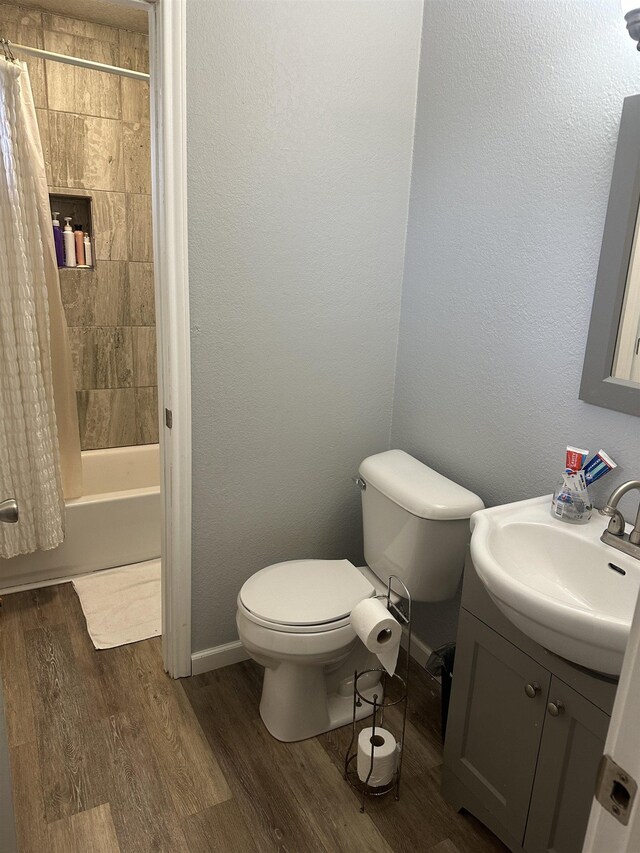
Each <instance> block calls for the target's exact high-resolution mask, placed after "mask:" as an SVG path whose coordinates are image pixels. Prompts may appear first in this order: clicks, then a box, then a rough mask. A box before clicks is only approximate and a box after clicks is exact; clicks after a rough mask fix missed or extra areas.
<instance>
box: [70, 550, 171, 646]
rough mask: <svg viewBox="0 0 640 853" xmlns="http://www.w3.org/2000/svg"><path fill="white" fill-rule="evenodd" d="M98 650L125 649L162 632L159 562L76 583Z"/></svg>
mask: <svg viewBox="0 0 640 853" xmlns="http://www.w3.org/2000/svg"><path fill="white" fill-rule="evenodd" d="M73 586H74V589H75V591H76V592H77V593H78V598H79V599H80V604H81V605H82V610H83V612H84V615H85V619H86V620H87V630H88V631H89V636H90V637H91V640H92V642H93V645H94V646H95V647H96V649H112V648H113V647H114V646H126V645H127V643H137V642H138V641H139V640H146V639H148V638H149V637H157V636H159V635H160V633H161V631H162V606H161V593H160V560H149V561H148V562H147V563H135V564H134V565H132V566H120V567H119V568H117V569H106V570H104V571H101V572H92V574H90V575H84V576H82V577H79V578H75V579H74V580H73Z"/></svg>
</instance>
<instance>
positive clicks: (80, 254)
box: [73, 225, 86, 267]
mask: <svg viewBox="0 0 640 853" xmlns="http://www.w3.org/2000/svg"><path fill="white" fill-rule="evenodd" d="M73 227H74V232H73V236H74V237H75V239H76V263H77V265H78V266H79V267H86V264H85V262H84V231H83V230H82V225H74V226H73Z"/></svg>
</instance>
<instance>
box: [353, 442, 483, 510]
mask: <svg viewBox="0 0 640 853" xmlns="http://www.w3.org/2000/svg"><path fill="white" fill-rule="evenodd" d="M360 476H361V477H362V479H363V480H364V481H365V482H366V483H367V484H370V485H372V486H373V487H374V488H375V489H377V490H378V491H379V492H382V494H383V495H385V496H386V497H387V498H389V500H392V501H393V502H394V503H396V504H398V506H401V507H402V508H403V509H406V510H407V512H410V513H411V514H412V515H416V516H418V518H428V519H433V520H436V521H443V520H447V521H453V520H455V519H461V518H470V517H471V515H472V514H473V513H474V512H476V510H479V509H484V504H483V503H482V501H481V500H480V498H479V497H478V496H477V495H475V494H474V493H473V492H470V491H469V490H468V489H465V488H464V486H460V485H459V484H458V483H454V482H453V481H452V480H449V479H447V478H446V477H443V476H442V474H438V472H437V471H434V470H433V468H429V467H427V466H426V465H423V464H422V462H418V460H417V459H414V458H413V456H409V454H408V453H405V452H404V450H386V451H385V452H384V453H376V454H375V456H368V457H367V458H366V459H365V460H364V461H363V462H362V463H361V465H360Z"/></svg>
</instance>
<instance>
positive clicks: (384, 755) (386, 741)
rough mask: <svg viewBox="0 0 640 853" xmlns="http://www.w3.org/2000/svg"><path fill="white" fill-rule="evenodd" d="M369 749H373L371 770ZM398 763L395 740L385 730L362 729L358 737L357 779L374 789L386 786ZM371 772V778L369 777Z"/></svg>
mask: <svg viewBox="0 0 640 853" xmlns="http://www.w3.org/2000/svg"><path fill="white" fill-rule="evenodd" d="M371 747H373V770H371ZM397 761H398V745H397V743H396V739H395V738H394V736H393V735H392V734H391V732H390V731H387V729H381V728H377V729H376V733H375V735H374V734H373V729H372V728H371V727H367V728H366V729H362V731H361V732H360V734H359V735H358V759H357V765H358V779H360V781H361V782H367V777H369V781H368V782H367V784H368V785H371V786H372V787H374V788H377V787H379V786H380V785H388V784H389V782H391V780H392V779H393V774H394V773H395V770H396V764H397ZM369 770H371V776H369Z"/></svg>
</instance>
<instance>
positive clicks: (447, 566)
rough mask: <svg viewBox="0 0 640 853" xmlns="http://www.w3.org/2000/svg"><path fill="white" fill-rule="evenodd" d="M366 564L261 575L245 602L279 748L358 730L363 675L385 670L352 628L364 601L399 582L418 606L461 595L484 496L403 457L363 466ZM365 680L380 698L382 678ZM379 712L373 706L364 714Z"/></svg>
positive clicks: (314, 563)
mask: <svg viewBox="0 0 640 853" xmlns="http://www.w3.org/2000/svg"><path fill="white" fill-rule="evenodd" d="M359 473H360V477H359V480H358V484H359V485H360V488H361V493H362V522H363V534H364V556H365V560H366V563H367V564H366V566H354V565H353V564H352V563H350V562H349V561H348V560H289V561H287V562H284V563H276V564H275V565H272V566H267V567H266V568H264V569H261V570H260V571H258V572H256V574H254V575H252V577H250V578H249V579H248V580H247V581H246V582H245V583H244V585H243V586H242V589H241V590H240V593H239V594H238V610H237V614H236V624H237V626H238V635H239V637H240V640H241V642H242V643H243V645H244V647H245V649H246V650H247V652H248V653H249V655H250V656H251V657H252V658H253V659H254V660H255V661H256V662H257V663H259V664H261V665H262V666H263V667H264V668H265V672H264V682H263V687H262V698H261V700H260V716H261V717H262V720H263V722H264V724H265V726H266V727H267V729H268V731H269V732H270V733H271V734H272V735H273V736H274V737H275V738H277V739H278V740H281V741H287V742H289V741H297V740H303V739H305V738H309V737H314V736H315V735H318V734H321V733H322V732H326V731H330V730H331V729H335V728H338V727H339V726H343V725H345V724H346V723H348V722H351V719H352V715H353V676H354V671H358V672H359V671H362V670H365V669H371V668H375V667H379V662H378V660H377V658H376V657H375V656H374V655H372V654H371V652H369V651H368V649H367V648H366V647H365V645H364V643H362V642H361V640H360V639H359V638H358V637H357V636H356V634H355V632H354V630H353V628H352V627H351V622H350V614H351V610H352V609H353V608H354V607H355V605H356V604H357V603H358V602H359V601H362V599H364V598H370V597H372V596H375V595H380V594H382V593H385V592H386V590H387V583H388V579H389V576H390V575H397V576H398V577H399V578H400V579H401V580H402V581H403V582H404V583H405V584H406V586H407V588H408V590H409V592H410V593H411V596H412V599H413V601H414V602H416V601H432V602H435V601H444V600H446V599H448V598H451V597H452V596H453V595H454V594H455V592H456V589H457V586H458V582H459V580H460V576H461V574H462V568H463V565H464V558H465V551H466V547H467V544H468V541H469V517H470V516H471V514H472V513H474V512H476V510H479V509H483V508H484V505H483V503H482V501H481V500H480V498H479V497H478V496H477V495H475V494H473V492H470V491H468V490H467V489H465V488H464V487H463V486H460V485H458V484H457V483H454V482H452V481H451V480H448V479H447V478H446V477H443V476H442V475H441V474H438V473H437V472H436V471H434V470H433V469H431V468H428V467H427V466H426V465H423V464H422V463H421V462H419V461H418V460H417V459H414V458H413V457H412V456H409V454H408V453H405V452H404V451H403V450H387V451H385V452H384V453H378V454H376V455H375V456H369V457H368V458H367V459H365V460H364V462H362V464H361V465H360V470H359ZM369 678H370V683H369V684H366V683H365V684H364V685H363V683H362V680H361V681H359V688H360V689H362V688H363V687H364V690H363V692H364V695H365V696H366V697H367V698H372V697H373V694H374V693H378V694H380V690H381V688H380V685H379V674H378V673H377V672H373V673H371V674H370V676H369ZM369 712H370V708H367V707H366V706H365V705H364V704H363V707H362V708H361V709H358V714H359V716H365V715H366V714H367V713H369Z"/></svg>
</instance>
